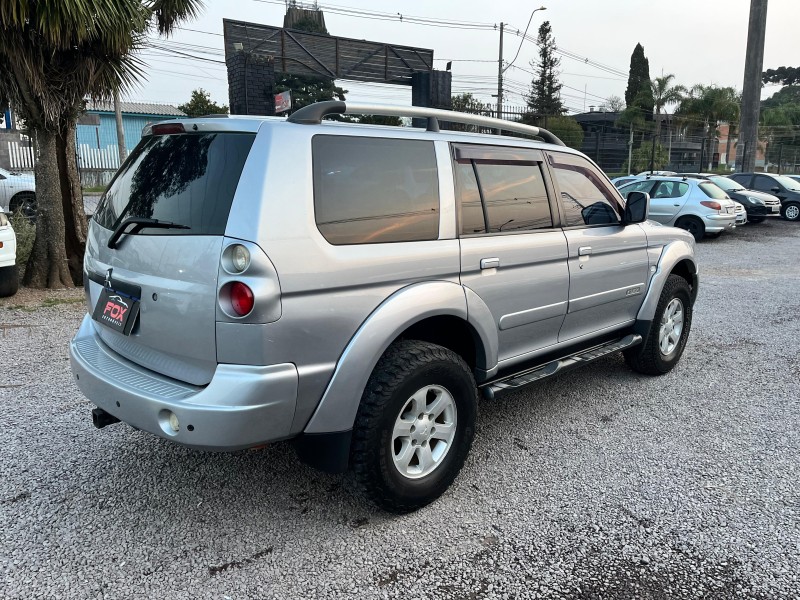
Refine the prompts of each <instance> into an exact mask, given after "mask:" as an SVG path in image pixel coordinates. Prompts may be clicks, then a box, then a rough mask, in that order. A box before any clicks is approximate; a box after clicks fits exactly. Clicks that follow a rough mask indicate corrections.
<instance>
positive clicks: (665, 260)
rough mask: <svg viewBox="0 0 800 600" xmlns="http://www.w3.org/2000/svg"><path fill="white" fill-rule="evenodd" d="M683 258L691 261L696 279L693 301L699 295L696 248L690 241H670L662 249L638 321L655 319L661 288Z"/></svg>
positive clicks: (690, 264) (694, 278) (690, 267)
mask: <svg viewBox="0 0 800 600" xmlns="http://www.w3.org/2000/svg"><path fill="white" fill-rule="evenodd" d="M683 260H687V261H688V262H689V271H690V273H691V275H692V278H693V280H694V281H693V284H692V295H693V296H692V302H694V300H695V298H696V297H697V287H698V283H699V273H698V270H697V263H696V262H695V256H694V249H693V248H692V246H691V245H690V244H689V243H688V242H685V241H683V240H676V241H673V242H669V243H668V244H666V245H665V246H664V248H663V249H662V250H661V257H660V258H659V259H658V267H657V268H656V272H655V273H654V274H653V276H652V277H651V278H650V287H649V288H648V290H647V295H646V296H645V297H644V301H643V302H642V306H641V308H640V309H639V314H638V315H637V317H636V320H637V321H640V322H642V321H652V320H653V317H654V316H655V314H656V307H657V306H658V299H659V297H660V296H661V290H663V289H664V284H665V283H666V282H667V277H669V275H670V273H671V272H672V270H673V269H674V268H675V265H677V264H678V263H680V262H681V261H683Z"/></svg>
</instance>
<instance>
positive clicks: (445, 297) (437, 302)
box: [305, 281, 497, 433]
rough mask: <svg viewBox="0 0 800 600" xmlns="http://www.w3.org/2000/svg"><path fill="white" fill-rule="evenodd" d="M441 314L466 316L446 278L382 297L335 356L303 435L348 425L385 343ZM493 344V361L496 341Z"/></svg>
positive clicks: (462, 300)
mask: <svg viewBox="0 0 800 600" xmlns="http://www.w3.org/2000/svg"><path fill="white" fill-rule="evenodd" d="M441 315H448V316H454V317H459V318H461V319H464V320H465V321H467V320H468V319H467V300H466V297H465V293H464V288H463V287H461V285H459V284H457V283H453V282H450V281H428V282H420V283H415V284H412V285H409V286H407V287H404V288H403V289H401V290H398V291H397V292H395V293H394V294H392V295H391V296H390V297H389V298H387V299H386V300H384V301H383V302H382V303H381V304H380V305H379V306H378V307H377V308H376V309H375V310H374V311H373V312H372V314H371V315H370V316H369V317H367V319H366V320H365V321H364V323H363V324H362V325H361V327H360V328H359V329H358V331H357V332H356V334H355V335H354V336H353V338H352V339H351V340H350V342H349V343H348V344H347V347H346V348H345V350H344V352H343V353H342V355H341V357H339V362H338V363H337V365H336V370H335V371H334V373H333V377H332V378H331V381H330V383H329V384H328V388H327V389H326V390H325V393H324V394H323V396H322V400H321V401H320V403H319V406H317V410H316V411H315V412H314V414H313V416H312V417H311V420H310V421H309V423H308V425H307V426H306V428H305V433H329V432H336V431H345V430H349V429H351V428H352V427H353V422H354V421H355V417H356V412H357V411H358V405H359V403H360V402H361V395H362V393H363V391H364V388H365V387H366V385H367V381H368V380H369V376H370V374H371V373H372V370H373V369H374V368H375V365H376V364H377V362H378V359H380V357H381V355H382V354H383V353H384V352H385V351H386V348H388V347H389V344H391V343H392V342H393V341H394V340H395V338H397V336H399V335H400V334H401V333H402V332H403V331H405V330H406V329H407V328H408V327H409V326H411V325H413V324H414V323H417V322H419V321H422V320H423V319H427V318H429V317H435V316H441ZM477 332H478V336H479V337H480V338H481V342H482V344H483V346H484V348H489V347H492V345H491V343H490V342H489V340H487V339H483V337H484V333H483V331H481V330H477ZM476 343H477V340H476ZM494 348H495V350H494V352H495V363H496V362H497V361H496V348H497V341H496V340H495V342H494Z"/></svg>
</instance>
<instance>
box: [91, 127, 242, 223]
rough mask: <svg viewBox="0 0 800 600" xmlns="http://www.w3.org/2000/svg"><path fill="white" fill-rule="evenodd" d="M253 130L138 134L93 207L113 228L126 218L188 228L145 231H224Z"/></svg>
mask: <svg viewBox="0 0 800 600" xmlns="http://www.w3.org/2000/svg"><path fill="white" fill-rule="evenodd" d="M254 139H255V134H252V133H231V132H224V133H199V134H198V133H184V134H175V135H154V136H147V137H144V138H142V141H141V142H139V145H138V146H137V147H136V148H135V149H134V151H133V152H132V153H131V156H130V158H129V160H128V161H127V162H126V163H125V165H124V166H123V167H122V169H120V171H119V172H118V173H117V175H116V177H115V178H114V180H113V181H112V183H111V185H110V186H109V188H108V190H107V191H106V193H105V194H104V195H103V198H102V199H101V201H100V204H99V205H98V207H97V211H95V217H94V218H95V220H96V221H97V223H99V224H100V225H102V226H103V227H105V228H107V229H116V228H117V226H118V225H119V224H120V223H122V221H124V220H125V219H128V218H131V217H140V218H148V219H158V220H159V221H171V222H173V223H177V224H179V225H185V226H186V227H188V229H146V230H145V233H146V234H149V235H223V234H224V233H225V226H226V225H227V223H228V214H229V213H230V210H231V203H232V202H233V195H234V193H235V192H236V187H237V186H238V185H239V177H240V176H241V174H242V169H243V168H244V162H245V160H246V159H247V155H248V154H249V152H250V147H251V146H252V145H253V140H254Z"/></svg>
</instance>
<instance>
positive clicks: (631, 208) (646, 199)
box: [623, 192, 650, 225]
mask: <svg viewBox="0 0 800 600" xmlns="http://www.w3.org/2000/svg"><path fill="white" fill-rule="evenodd" d="M649 213H650V194H648V193H647V192H631V193H630V194H628V199H627V200H626V201H625V215H624V218H623V222H624V223H625V225H628V224H630V223H643V222H644V221H646V220H647V215H648V214H649Z"/></svg>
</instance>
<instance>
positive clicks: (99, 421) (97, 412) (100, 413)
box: [92, 408, 119, 429]
mask: <svg viewBox="0 0 800 600" xmlns="http://www.w3.org/2000/svg"><path fill="white" fill-rule="evenodd" d="M92 423H94V426H95V427H97V428H98V429H102V428H103V427H105V426H106V425H113V424H114V423H119V419H118V418H117V417H115V416H114V415H111V414H109V413H107V412H106V411H104V410H103V409H102V408H94V409H92Z"/></svg>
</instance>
